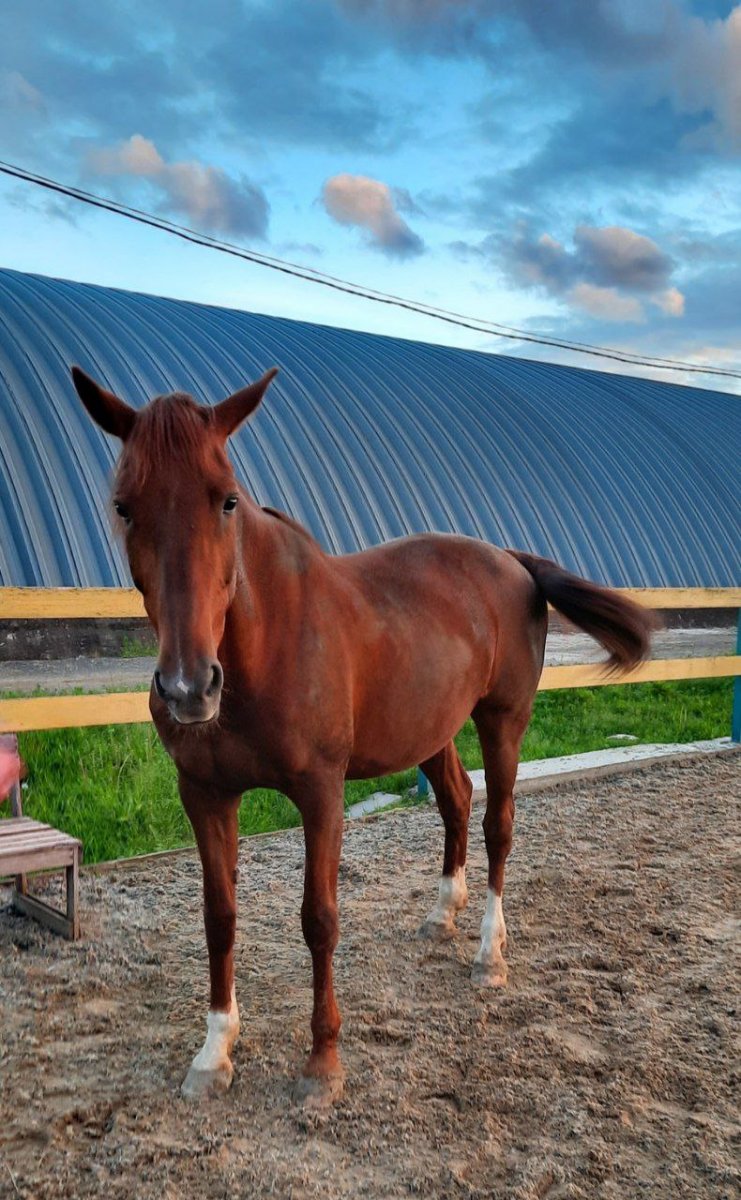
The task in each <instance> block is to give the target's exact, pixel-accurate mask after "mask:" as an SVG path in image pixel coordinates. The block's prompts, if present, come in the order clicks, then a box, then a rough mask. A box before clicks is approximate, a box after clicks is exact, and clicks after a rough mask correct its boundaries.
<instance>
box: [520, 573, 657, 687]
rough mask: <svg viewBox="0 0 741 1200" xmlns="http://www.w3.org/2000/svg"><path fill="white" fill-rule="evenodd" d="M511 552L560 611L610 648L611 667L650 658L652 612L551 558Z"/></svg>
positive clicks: (620, 667) (619, 668) (625, 667)
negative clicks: (572, 572)
mask: <svg viewBox="0 0 741 1200" xmlns="http://www.w3.org/2000/svg"><path fill="white" fill-rule="evenodd" d="M509 553H510V554H511V555H512V557H513V558H516V559H517V561H518V562H519V563H522V566H523V567H524V568H525V569H526V570H527V571H529V572H530V574H531V575H532V577H533V579H534V580H535V582H536V584H537V586H538V587H539V589H540V591H541V592H542V593H543V595H544V596H545V598H546V600H547V601H548V602H549V603H550V604H552V605H553V607H554V608H555V609H557V610H558V612H560V613H562V614H563V616H564V617H566V618H567V619H568V620H569V621H572V622H573V623H574V625H578V626H579V628H580V629H583V630H584V632H585V633H588V634H589V635H590V636H591V637H593V638H596V640H597V641H598V642H599V643H600V645H601V646H604V648H605V650H607V651H609V658H608V659H607V662H606V664H605V666H606V667H607V670H608V671H610V672H612V671H629V670H630V669H631V668H632V667H636V666H637V665H638V663H640V662H642V661H643V659H644V658H648V654H649V651H650V649H651V633H652V631H653V629H655V628H656V621H655V619H654V617H653V614H652V613H651V612H649V611H648V610H647V609H645V608H641V607H640V605H638V604H634V602H633V601H632V600H627V599H626V598H625V597H624V596H621V595H619V593H618V592H614V591H612V589H611V588H605V587H600V586H599V584H597V583H590V582H589V580H588V579H582V578H580V576H579V575H572V574H571V572H570V571H565V570H564V569H563V567H559V565H558V563H554V562H551V561H550V559H548V558H538V557H537V556H536V555H534V554H523V553H521V552H520V551H519V550H510V551H509Z"/></svg>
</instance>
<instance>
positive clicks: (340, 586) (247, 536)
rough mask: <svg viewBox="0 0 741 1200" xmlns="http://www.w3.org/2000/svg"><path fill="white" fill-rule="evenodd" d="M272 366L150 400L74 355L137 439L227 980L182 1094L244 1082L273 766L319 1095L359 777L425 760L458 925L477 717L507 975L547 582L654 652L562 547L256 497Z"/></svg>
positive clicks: (573, 613) (616, 663)
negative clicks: (235, 1076)
mask: <svg viewBox="0 0 741 1200" xmlns="http://www.w3.org/2000/svg"><path fill="white" fill-rule="evenodd" d="M275 374H276V371H275V370H272V371H268V373H267V374H266V375H264V376H263V378H262V379H261V380H259V382H257V383H253V384H251V385H250V386H249V387H245V388H244V389H242V390H241V391H238V392H236V393H235V394H234V395H232V396H230V397H229V398H228V399H226V400H224V401H222V402H221V403H220V404H217V405H215V406H213V407H202V406H200V405H198V404H197V403H196V402H195V401H194V400H193V399H192V398H191V397H190V396H187V395H183V394H179V393H176V394H174V395H168V396H159V397H157V398H156V399H154V400H152V401H151V403H149V404H148V405H147V406H146V407H145V408H143V409H142V410H140V411H136V410H135V409H133V408H131V407H129V406H128V405H127V404H126V403H124V402H123V401H122V400H120V399H118V398H117V397H116V396H115V395H113V394H112V393H111V392H108V391H105V390H104V389H103V388H101V387H100V386H99V385H98V384H97V383H95V382H94V381H93V380H92V379H90V378H89V376H87V375H86V374H85V373H84V372H83V371H81V370H80V369H79V368H77V367H73V368H72V375H73V378H74V383H75V386H76V388H77V392H78V394H79V396H80V398H81V400H82V402H83V404H84V405H85V407H86V409H87V410H88V412H89V414H90V416H91V417H92V418H93V420H94V421H96V422H97V423H98V425H100V426H101V427H102V428H103V429H104V430H105V431H106V432H107V433H110V434H113V435H115V436H116V437H118V438H120V439H121V441H122V442H123V451H122V454H121V457H120V460H119V462H118V466H117V470H116V475H115V482H114V492H113V504H114V508H115V510H116V513H117V514H118V522H119V524H120V526H121V528H122V530H123V532H124V536H125V544H126V551H127V554H128V559H129V564H130V566H131V574H132V577H133V580H134V584H135V585H136V587H137V588H138V589H139V591H140V592H141V593H142V596H143V598H144V606H145V608H146V611H147V613H148V615H149V618H150V620H151V622H152V624H153V626H154V628H155V630H156V633H157V638H158V642H159V657H158V660H157V666H156V669H155V672H154V678H153V682H152V688H151V693H150V707H151V712H152V717H153V719H154V723H155V725H156V728H157V731H158V733H159V736H160V738H161V739H162V742H163V744H164V746H165V749H166V750H167V752H168V753H169V754H170V755H171V757H172V758H173V759H174V761H175V765H176V767H177V772H178V784H179V790H180V795H181V797H182V801H183V804H184V806H185V811H186V813H187V814H188V817H189V818H190V821H191V824H192V826H193V829H194V831H195V836H196V840H197V843H198V849H199V852H200V856H201V861H202V864H203V890H204V913H205V927H206V940H207V943H208V954H209V967H210V975H211V1000H210V1008H209V1013H208V1018H207V1036H206V1040H205V1043H204V1045H203V1048H202V1049H201V1050H200V1052H199V1053H198V1054H197V1055H196V1057H195V1059H194V1060H193V1064H192V1066H191V1068H190V1070H189V1072H188V1074H187V1077H186V1079H185V1082H184V1084H183V1091H184V1092H185V1094H186V1095H190V1096H201V1095H205V1094H207V1093H209V1092H212V1091H223V1090H225V1089H226V1088H228V1087H229V1084H230V1083H231V1079H232V1073H233V1072H232V1064H231V1060H230V1052H231V1049H232V1046H233V1044H234V1042H235V1040H236V1037H237V1034H238V1032H239V1015H238V1010H237V1000H236V993H235V987H234V967H233V956H232V952H233V946H234V933H235V924H236V915H237V914H236V900H235V880H236V867H237V811H238V808H239V804H240V800H241V797H242V794H243V792H245V791H247V790H248V789H249V788H254V787H258V786H262V787H270V788H278V789H280V790H281V791H282V792H285V793H286V795H288V796H289V797H290V798H291V800H292V801H293V803H294V804H295V805H296V806H297V808H298V810H299V812H300V814H301V817H302V819H303V827H304V836H305V845H306V866H305V877H304V897H303V904H302V907H301V922H302V926H303V932H304V936H305V938H306V942H307V944H308V947H309V950H310V951H311V958H312V966H313V981H314V1008H313V1015H312V1019H311V1030H312V1036H313V1042H312V1048H311V1053H310V1055H309V1058H308V1061H307V1062H306V1064H305V1066H304V1069H303V1074H302V1076H301V1078H300V1080H299V1084H298V1094H299V1096H301V1097H303V1098H309V1099H310V1102H311V1103H317V1104H321V1103H325V1102H329V1101H331V1100H332V1099H333V1098H334V1097H335V1096H337V1095H338V1094H339V1093H340V1091H341V1080H342V1067H341V1064H340V1059H339V1055H338V1049H337V1038H338V1034H339V1031H340V1014H339V1010H338V1008H337V1003H336V1000H335V995H334V988H333V984H332V956H333V952H334V949H335V946H336V945H337V938H338V920H337V873H338V867H339V862H340V847H341V843H342V830H343V813H344V807H343V785H344V781H345V779H348V778H349V779H365V778H370V777H373V776H376V775H384V774H388V773H390V772H392V771H399V770H402V769H404V768H407V767H411V766H413V765H415V764H421V766H422V769H423V771H424V772H425V774H426V775H427V776H428V778H429V779H430V781H431V783H432V787H433V788H434V792H435V798H436V800H437V804H438V806H439V809H440V813H441V816H442V820H443V823H444V826H445V849H444V855H443V867H442V878H441V881H440V890H439V896H438V900H437V903H436V904H435V907H434V908H433V909H432V912H431V913H430V914H429V916H428V918H427V920H426V922H425V924H424V926H423V930H424V931H425V932H426V933H428V934H429V935H430V936H442V937H446V936H450V934H451V933H452V932H453V931H454V928H455V926H454V922H455V918H456V913H457V912H458V910H460V909H461V908H463V906H464V905H465V903H466V899H467V892H466V882H465V863H466V842H467V833H468V820H469V814H470V807H471V782H470V780H469V777H468V775H467V774H466V771H465V770H464V768H463V765H462V763H461V761H460V758H459V757H458V753H457V751H456V748H455V745H454V743H453V737H454V735H455V734H456V733H457V732H458V730H459V729H460V728H461V726H462V725H463V723H464V722H465V721H466V719H467V718H468V717H469V716H471V715H472V716H473V719H474V721H475V723H476V728H477V730H478V734H479V738H480V741H481V749H482V753H483V758H484V764H485V768H486V790H487V804H486V814H485V816H484V822H483V825H484V836H485V839H486V849H487V854H488V860H489V876H488V886H489V891H488V901H487V905H486V912H485V915H484V918H483V921H482V924H481V946H480V949H479V951H478V953H477V954H476V957H475V959H474V963H473V971H472V975H473V979H474V981H475V982H476V983H478V984H482V985H486V986H490V987H494V986H497V985H501V984H503V983H504V982H505V979H506V973H507V972H506V966H505V962H504V958H503V957H502V950H503V949H504V946H505V938H506V931H505V924H504V916H503V912H502V891H503V886H504V864H505V860H506V858H507V854H508V853H509V849H510V846H511V843H512V822H513V815H514V802H513V795H512V793H513V787H514V783H515V775H516V772H517V763H518V756H519V748H520V742H521V740H522V736H523V734H524V732H525V729H526V726H527V724H528V720H529V718H530V713H531V709H532V704H533V698H534V696H535V691H536V688H537V685H538V679H539V677H540V672H541V669H542V665H543V653H544V647H545V639H546V628H547V623H548V618H547V602H548V601H550V602H551V603H552V604H553V605H554V607H555V608H557V609H558V610H559V611H560V612H562V613H563V614H564V615H565V616H566V617H567V618H568V619H569V620H571V621H573V622H574V623H575V624H577V625H579V626H580V627H581V628H582V629H584V630H586V631H587V632H588V633H590V634H592V635H593V636H594V637H596V638H597V640H598V641H599V642H600V643H601V644H602V645H603V646H604V647H605V648H606V649H607V650H608V651H609V655H610V657H609V659H608V664H607V665H608V667H610V668H613V669H619V670H624V669H628V668H630V667H632V666H634V665H635V664H636V663H637V662H638V661H639V660H640V659H641V658H643V657H644V656H645V654H646V653H647V651H648V646H649V619H648V616H647V614H646V613H645V612H644V611H643V610H642V609H640V608H638V607H637V606H636V605H634V604H632V603H630V602H628V601H627V600H625V599H623V598H622V597H621V596H619V595H617V594H616V593H615V592H612V591H609V590H608V589H605V588H601V587H598V586H596V585H595V584H592V583H588V582H587V581H586V580H583V579H580V578H578V577H577V576H575V575H570V574H569V573H567V572H566V571H564V570H562V568H561V567H559V566H557V565H556V564H555V563H552V562H549V561H547V560H545V559H542V558H536V557H534V556H532V555H530V554H522V553H518V552H515V551H509V550H500V549H497V548H495V547H494V546H491V545H488V544H486V543H485V542H481V541H477V540H475V539H473V538H467V537H456V536H452V535H442V534H423V535H418V536H415V537H407V538H401V539H399V540H397V541H393V542H390V543H388V544H387V545H383V546H378V547H375V548H373V549H371V550H365V551H363V552H362V553H359V554H349V555H342V556H333V555H329V554H326V553H325V552H324V551H323V550H322V549H321V548H320V546H319V545H318V544H317V542H315V541H314V539H313V538H312V537H311V536H310V535H309V534H308V533H307V532H306V531H305V530H304V529H302V528H301V526H300V525H298V524H297V523H296V522H295V521H292V520H291V519H290V518H288V517H286V516H284V515H283V514H281V513H279V512H275V511H273V510H272V509H269V508H268V509H264V508H259V507H258V506H257V504H256V503H255V502H254V501H253V500H252V499H251V498H250V496H249V495H248V494H247V492H246V491H245V490H244V489H243V488H242V487H241V486H240V485H239V484H238V483H237V480H236V478H235V476H234V472H233V470H232V467H231V465H230V463H229V460H228V458H227V455H226V442H227V439H228V438H229V436H230V435H231V434H233V433H234V432H235V430H236V429H237V428H238V427H239V426H240V425H241V424H242V422H243V421H244V420H245V419H246V418H247V417H249V416H250V414H251V413H252V412H254V410H255V409H256V408H257V406H258V404H259V403H260V400H261V399H262V397H263V394H264V392H265V390H266V389H267V387H268V384H269V383H270V381H271V379H272V378H273V376H274V375H275Z"/></svg>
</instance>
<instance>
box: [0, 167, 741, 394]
mask: <svg viewBox="0 0 741 1200" xmlns="http://www.w3.org/2000/svg"><path fill="white" fill-rule="evenodd" d="M0 173H2V174H4V175H9V176H11V177H12V178H15V179H20V180H22V181H23V182H25V183H31V184H34V185H35V186H37V187H41V188H44V189H46V190H47V191H52V192H57V193H58V194H59V195H62V196H66V197H67V198H69V199H72V200H78V201H80V202H81V203H83V204H88V205H90V206H92V207H94V208H100V209H103V210H104V211H106V212H111V213H114V214H115V215H116V216H121V217H126V218H128V219H129V220H131V221H136V222H138V223H139V224H141V225H148V226H150V227H152V228H153V229H159V230H162V231H163V232H165V233H170V234H172V235H173V236H174V237H178V238H181V239H182V240H183V241H187V242H192V243H194V244H195V245H198V246H205V247H206V248H207V249H211V250H218V251H219V252H220V253H222V254H229V255H231V256H232V257H236V258H241V259H244V260H246V261H247V262H252V263H255V264H257V265H258V266H263V267H267V268H269V269H270V270H273V271H280V272H281V273H282V274H285V275H291V276H293V277H295V278H297V279H303V280H304V281H305V282H307V283H317V284H321V285H322V286H323V287H329V288H333V289H334V290H335V291H340V292H344V293H346V294H347V295H351V296H357V297H359V298H361V299H365V300H371V301H373V302H374V303H376V304H386V305H391V306H393V307H396V308H402V309H406V310H407V311H409V312H415V313H418V314H420V315H422V316H427V317H432V318H433V319H434V320H438V321H444V322H445V323H446V324H448V325H456V326H458V327H459V328H461V329H470V330H473V331H474V332H476V333H487V334H490V335H492V336H494V337H499V338H503V339H507V340H510V341H519V342H529V343H532V344H535V345H539V346H550V347H552V348H554V349H557V350H568V351H571V352H573V353H575V354H588V355H592V356H593V357H597V358H605V359H611V360H612V361H614V362H619V363H622V364H623V365H624V366H636V367H649V368H652V369H654V370H672V371H680V372H686V373H692V374H699V375H713V376H718V377H720V378H723V379H741V372H737V371H732V370H729V369H727V368H724V367H713V366H710V367H702V366H698V364H696V363H690V362H688V361H686V360H684V359H672V358H660V357H657V356H654V355H643V354H639V353H634V352H632V351H627V350H618V349H616V348H614V347H605V346H596V345H592V344H590V343H587V342H576V341H569V340H568V339H565V338H557V337H551V336H549V335H547V334H538V333H533V332H530V331H528V330H524V329H518V328H517V327H516V326H513V325H502V324H499V323H498V322H495V321H489V320H486V319H484V318H479V317H470V316H467V315H465V314H462V313H456V312H452V311H451V310H449V309H444V308H436V307H435V306H433V305H429V304H425V303H423V302H420V301H415V300H408V299H407V298H405V297H403V296H397V295H394V294H393V293H388V292H380V291H377V290H375V289H374V288H369V287H365V286H363V285H361V284H356V283H352V282H351V281H349V280H346V279H340V278H338V277H337V276H334V275H327V274H325V273H324V272H322V271H318V270H316V269H315V268H314V267H306V266H303V265H302V264H298V263H293V262H289V261H288V260H286V259H282V258H275V257H273V256H271V255H268V254H263V253H261V252H260V251H258V250H248V249H246V248H245V247H244V246H238V245H235V244H234V243H232V242H227V241H223V240H221V239H218V238H215V237H212V236H211V235H210V234H206V233H200V232H198V231H197V230H194V229H190V228H189V227H188V226H186V225H178V224H176V223H175V222H173V221H168V220H167V219H166V218H165V217H157V216H155V215H154V214H153V213H148V212H145V211H143V210H142V209H138V208H132V207H130V206H129V205H126V204H121V203H119V202H118V201H115V200H109V199H107V198H106V197H104V196H98V195H95V194H94V193H92V192H86V191H83V189H82V188H76V187H72V186H71V185H68V184H63V183H59V182H58V181H57V180H54V179H48V178H47V177H46V176H43V175H37V174H35V173H34V172H32V171H27V170H26V169H25V168H24V167H19V166H16V165H15V164H13V163H6V162H2V161H0Z"/></svg>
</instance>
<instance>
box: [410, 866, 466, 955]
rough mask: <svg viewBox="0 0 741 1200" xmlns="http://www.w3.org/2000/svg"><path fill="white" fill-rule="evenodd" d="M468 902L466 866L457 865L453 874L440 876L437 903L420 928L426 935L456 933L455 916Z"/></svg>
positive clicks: (442, 936) (439, 935) (422, 933)
mask: <svg viewBox="0 0 741 1200" xmlns="http://www.w3.org/2000/svg"><path fill="white" fill-rule="evenodd" d="M467 903H468V888H467V887H466V868H465V867H457V868H456V870H455V871H454V872H453V874H452V875H443V876H441V878H440V891H439V893H438V897H437V904H436V905H435V907H434V908H433V910H432V912H431V913H430V914H429V916H428V917H427V919H426V921H425V922H424V923H423V925H422V927H421V928H420V931H419V932H420V934H421V935H422V936H424V937H438V938H447V937H452V936H453V934H454V933H455V916H456V913H458V912H460V910H461V909H462V908H465V907H466V904H467Z"/></svg>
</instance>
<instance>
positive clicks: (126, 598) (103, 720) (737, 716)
mask: <svg viewBox="0 0 741 1200" xmlns="http://www.w3.org/2000/svg"><path fill="white" fill-rule="evenodd" d="M619 590H621V591H622V593H623V595H625V596H630V597H631V599H633V600H636V601H638V603H639V604H643V605H644V606H645V607H647V608H653V609H678V608H688V609H689V608H697V609H710V608H741V587H739V588H622V589H619ZM143 616H145V613H144V609H143V606H142V601H141V596H140V595H139V593H138V592H137V591H135V590H134V589H133V588H131V589H127V588H84V589H81V588H0V620H8V619H11V618H13V619H23V620H42V619H43V620H49V619H57V620H75V619H86V620H90V619H92V618H99V617H105V618H113V617H143ZM728 676H735V680H736V682H735V685H734V702H733V718H732V731H731V736H732V738H733V740H734V741H741V620H740V621H739V633H738V641H737V646H736V654H725V655H719V656H715V657H712V658H671V659H651V660H650V661H649V662H646V663H642V664H641V666H639V667H638V668H636V670H635V671H631V672H630V673H629V674H628V675H623V676H621V677H620V678H619V679H617V680H616V679H615V678H613V677H611V676H609V675H608V676H606V675H605V674H604V672H603V670H602V669H601V667H600V665H599V664H598V663H586V664H579V665H574V666H563V667H545V669H544V670H543V675H542V677H541V680H540V687H539V690H540V691H549V690H552V689H554V688H578V687H600V686H603V685H605V684H615V683H619V684H628V683H650V682H661V681H665V680H670V679H672V680H677V679H713V678H715V679H717V678H720V677H728ZM0 688H2V665H0ZM149 720H150V716H149V695H148V693H147V692H115V693H106V694H100V693H95V694H88V695H84V696H43V697H36V696H34V697H29V698H24V699H18V700H0V731H2V730H6V731H13V732H16V733H22V732H24V731H27V730H31V729H70V728H74V727H78V726H88V725H126V724H133V723H135V722H137V721H149Z"/></svg>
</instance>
